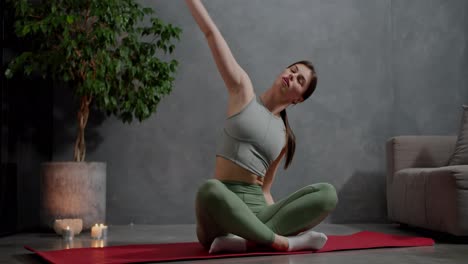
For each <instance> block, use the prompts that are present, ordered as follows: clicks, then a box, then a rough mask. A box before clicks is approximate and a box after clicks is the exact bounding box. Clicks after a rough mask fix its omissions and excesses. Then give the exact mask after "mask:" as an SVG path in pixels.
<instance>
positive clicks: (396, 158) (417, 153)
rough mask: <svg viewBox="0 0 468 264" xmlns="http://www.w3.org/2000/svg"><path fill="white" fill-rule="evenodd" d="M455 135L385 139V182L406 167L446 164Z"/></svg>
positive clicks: (388, 181) (389, 180) (429, 166)
mask: <svg viewBox="0 0 468 264" xmlns="http://www.w3.org/2000/svg"><path fill="white" fill-rule="evenodd" d="M456 140H457V137H456V136H397V137H392V138H390V139H389V140H387V143H386V155H387V157H386V158H387V184H388V183H391V182H392V181H393V175H394V174H395V172H397V171H399V170H401V169H406V168H433V167H442V166H446V165H447V163H448V160H449V158H450V156H451V155H452V153H453V151H454V149H455V143H456Z"/></svg>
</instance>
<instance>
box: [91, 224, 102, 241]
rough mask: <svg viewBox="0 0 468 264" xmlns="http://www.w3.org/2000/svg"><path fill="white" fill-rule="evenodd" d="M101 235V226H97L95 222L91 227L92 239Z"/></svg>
mask: <svg viewBox="0 0 468 264" xmlns="http://www.w3.org/2000/svg"><path fill="white" fill-rule="evenodd" d="M101 236H102V227H101V226H99V225H98V224H95V225H94V226H93V227H92V228H91V238H93V239H101Z"/></svg>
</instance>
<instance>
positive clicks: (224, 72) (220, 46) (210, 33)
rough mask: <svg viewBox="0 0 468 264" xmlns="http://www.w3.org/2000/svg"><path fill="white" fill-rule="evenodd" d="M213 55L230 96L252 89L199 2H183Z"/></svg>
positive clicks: (198, 0) (196, 0)
mask: <svg viewBox="0 0 468 264" xmlns="http://www.w3.org/2000/svg"><path fill="white" fill-rule="evenodd" d="M185 2H186V3H187V5H188V7H189V9H190V12H191V13H192V16H193V17H194V19H195V21H196V22H197V24H198V26H199V27H200V30H201V31H202V32H203V34H205V37H206V40H207V41H208V45H209V47H210V50H211V53H212V54H213V57H214V60H215V63H216V66H217V67H218V71H219V73H220V74H221V77H222V78H223V80H224V83H225V84H226V87H227V89H228V91H229V93H230V94H239V93H242V92H246V90H248V89H251V90H252V91H253V88H252V84H251V81H250V78H249V76H248V75H247V73H246V72H245V71H244V70H243V69H242V68H241V67H240V66H239V64H238V63H237V61H236V59H235V58H234V56H233V55H232V52H231V50H230V49H229V46H228V45H227V43H226V41H225V40H224V38H223V36H222V35H221V32H220V31H219V29H218V28H217V27H216V25H215V24H214V22H213V20H212V19H211V18H210V15H209V14H208V12H207V11H206V9H205V7H204V6H203V3H202V2H201V1H200V0H186V1H185Z"/></svg>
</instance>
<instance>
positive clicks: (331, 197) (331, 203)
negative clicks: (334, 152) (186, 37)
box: [186, 0, 338, 253]
mask: <svg viewBox="0 0 468 264" xmlns="http://www.w3.org/2000/svg"><path fill="white" fill-rule="evenodd" d="M186 3H187V5H188V7H189V9H190V11H191V13H192V15H193V17H194V19H195V21H196V22H197V24H198V26H199V27H200V29H201V31H202V32H203V33H204V34H205V37H206V40H207V42H208V45H209V47H210V50H211V52H212V55H213V58H214V60H215V62H216V66H217V68H218V71H219V73H220V74H221V76H222V78H223V81H224V83H225V85H226V88H227V91H228V94H229V99H228V110H227V119H226V123H225V128H224V134H223V141H222V142H221V144H220V145H219V146H218V150H217V153H216V166H215V177H214V179H209V180H207V181H206V182H205V183H204V184H203V185H202V186H201V187H200V188H199V190H198V192H197V197H196V215H197V237H198V240H199V241H200V243H201V244H202V245H203V246H204V247H205V248H206V249H209V252H210V253H216V252H219V251H231V252H243V251H247V250H248V249H249V248H250V247H255V246H268V247H272V248H274V249H275V250H278V251H295V250H306V249H320V248H321V247H322V246H323V245H324V244H325V242H326V240H327V236H326V235H325V234H323V233H319V232H315V231H312V230H311V229H310V228H312V227H313V226H315V225H317V224H318V223H320V222H321V221H322V220H323V219H324V218H325V217H326V216H327V215H328V214H329V213H330V212H331V211H332V210H333V209H334V208H335V206H336V203H337V200H338V199H337V195H336V191H335V189H334V187H333V186H332V185H330V184H328V183H318V184H313V185H309V186H306V187H304V188H302V189H300V190H298V191H296V192H294V193H293V194H291V195H289V196H288V197H286V198H285V199H283V200H281V201H279V202H277V203H275V202H274V200H273V197H272V196H271V193H270V189H271V186H272V184H273V180H274V178H275V173H276V170H277V168H278V165H279V164H280V161H281V159H282V158H283V157H285V159H286V162H285V169H286V168H287V167H288V166H289V164H290V163H291V161H292V158H293V155H294V150H295V137H294V134H293V132H292V131H291V128H290V127H289V124H288V119H287V115H286V108H287V107H288V106H289V105H291V104H293V105H295V104H298V103H301V102H303V101H304V100H305V99H307V98H308V97H309V96H310V95H311V94H312V92H313V91H314V90H315V87H316V84H317V76H316V73H315V69H314V67H313V66H312V64H310V63H309V62H307V61H300V62H297V63H294V64H292V65H290V66H289V67H287V68H286V69H285V70H284V71H283V72H282V73H281V74H280V75H279V76H278V77H277V78H276V80H275V81H274V83H273V85H272V86H271V88H270V89H268V90H267V91H266V92H265V93H263V94H262V95H260V96H258V95H256V94H255V93H254V89H253V87H252V83H251V81H250V78H249V76H248V75H247V73H246V72H245V71H244V70H243V69H242V68H241V67H240V66H239V64H238V63H237V62H236V60H235V58H234V57H233V55H232V53H231V51H230V49H229V47H228V45H227V43H226V41H225V40H224V39H223V36H222V35H221V33H220V32H219V30H218V28H217V27H216V25H215V24H214V23H213V21H212V20H211V18H210V16H209V14H208V12H207V11H206V9H205V8H204V6H203V4H202V2H201V1H200V0H186Z"/></svg>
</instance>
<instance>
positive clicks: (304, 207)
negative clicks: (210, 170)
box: [195, 179, 338, 249]
mask: <svg viewBox="0 0 468 264" xmlns="http://www.w3.org/2000/svg"><path fill="white" fill-rule="evenodd" d="M337 202H338V198H337V195H336V191H335V188H334V187H333V186H332V185H331V184H328V183H316V184H312V185H308V186H306V187H303V188H301V189H300V190H298V191H296V192H294V193H292V194H291V195H289V196H288V197H286V198H285V199H282V200H280V201H278V202H276V203H275V204H272V205H267V204H266V201H265V197H264V195H263V191H262V187H261V186H259V185H253V184H246V183H241V182H232V181H229V182H228V181H219V180H217V179H210V180H207V181H206V182H205V183H204V184H203V185H202V186H201V187H200V188H199V190H198V192H197V197H196V203H195V207H196V215H197V237H198V240H199V241H200V243H201V244H202V245H203V246H204V247H205V248H207V249H208V248H210V245H211V243H212V242H213V240H214V239H215V238H216V237H218V236H225V235H228V234H234V235H237V236H240V237H243V238H245V239H247V240H249V241H252V242H255V243H258V244H262V245H271V244H272V243H273V241H274V236H275V234H277V235H282V236H289V235H295V234H298V233H300V232H302V231H304V230H307V229H309V228H312V227H313V226H315V225H317V224H318V223H320V222H321V221H322V220H323V219H324V218H325V217H326V216H327V215H328V214H329V213H330V212H331V211H332V210H333V209H334V208H335V206H336V204H337Z"/></svg>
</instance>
